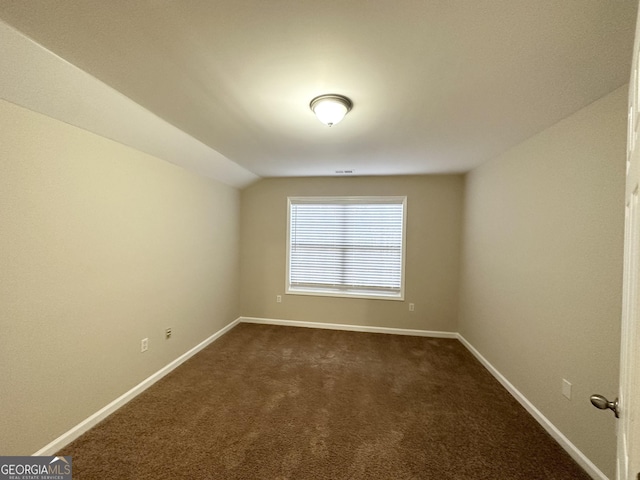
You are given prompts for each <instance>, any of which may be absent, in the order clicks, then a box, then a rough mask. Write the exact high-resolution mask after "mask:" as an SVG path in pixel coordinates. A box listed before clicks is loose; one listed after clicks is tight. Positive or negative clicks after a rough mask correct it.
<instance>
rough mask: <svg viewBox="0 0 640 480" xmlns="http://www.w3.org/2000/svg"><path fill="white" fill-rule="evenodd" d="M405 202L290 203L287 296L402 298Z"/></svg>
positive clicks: (359, 199)
mask: <svg viewBox="0 0 640 480" xmlns="http://www.w3.org/2000/svg"><path fill="white" fill-rule="evenodd" d="M405 210H406V197H292V198H289V235H288V239H289V242H288V248H287V253H288V258H287V266H288V269H287V293H294V294H295V293H298V294H307V295H334V296H357V297H368V298H387V299H403V297H404V292H403V287H404V231H405Z"/></svg>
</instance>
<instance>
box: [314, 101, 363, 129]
mask: <svg viewBox="0 0 640 480" xmlns="http://www.w3.org/2000/svg"><path fill="white" fill-rule="evenodd" d="M309 107H310V108H311V110H312V111H313V113H315V114H316V117H318V120H320V121H321V122H322V123H324V124H325V125H328V126H329V127H331V126H333V125H335V124H336V123H339V122H340V121H341V120H342V119H343V118H344V116H345V115H346V114H347V113H348V112H349V110H351V108H352V107H353V103H351V100H349V99H348V98H347V97H344V96H342V95H333V94H331V95H320V96H319V97H316V98H314V99H313V100H311V103H310V104H309Z"/></svg>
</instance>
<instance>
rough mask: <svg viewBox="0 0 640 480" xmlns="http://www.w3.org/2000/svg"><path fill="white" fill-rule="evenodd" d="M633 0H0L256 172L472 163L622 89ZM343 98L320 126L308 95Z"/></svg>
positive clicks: (393, 170)
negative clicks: (341, 111) (340, 117)
mask: <svg viewBox="0 0 640 480" xmlns="http://www.w3.org/2000/svg"><path fill="white" fill-rule="evenodd" d="M637 4H638V2H637V1H636V0H618V1H611V0H562V1H558V0H536V1H531V0H480V1H467V0H428V1H427V0H395V1H390V0H349V1H344V0H323V1H322V2H318V1H317V0H270V1H264V0H189V1H181V0H136V1H130V0H109V1H104V0H56V1H55V2H52V1H50V0H29V1H22V0H0V18H2V19H3V20H4V21H5V22H7V23H8V24H10V25H12V26H13V27H15V28H16V29H18V30H19V31H21V32H23V33H24V34H26V35H28V36H29V37H30V38H33V39H34V40H35V41H37V42H38V43H40V44H41V45H43V46H44V47H46V48H47V49H49V50H51V51H52V52H55V53H56V54H57V55H60V56H61V57H62V58H64V59H66V60H68V61H69V62H71V63H73V64H74V65H76V66H77V67H79V68H80V69H82V70H84V71H86V72H88V73H89V74H91V75H93V76H94V77H96V78H98V79H100V80H101V81H103V82H105V83H106V84H108V85H110V86H111V87H113V88H115V89H116V90H118V91H119V92H121V93H122V94H123V95H125V96H127V97H128V98H130V99H132V100H133V101H135V102H137V103H139V104H140V105H142V106H143V107H144V108H146V109H147V110H149V111H150V112H153V113H155V114H156V115H158V116H159V117H161V118H163V119H164V120H166V121H168V122H169V123H170V124H172V125H175V126H176V127H178V128H180V129H181V130H182V131H184V132H186V133H187V134H189V135H191V136H192V137H194V138H196V139H198V140H199V141H201V142H202V143H204V144H206V145H208V146H209V147H211V148H212V149H215V150H216V151H217V152H220V154H222V155H224V156H225V157H226V158H228V159H230V160H232V161H234V162H236V163H237V164H239V165H241V166H242V167H244V168H245V169H247V170H249V171H251V172H253V173H254V174H256V175H260V176H305V175H331V174H333V173H334V172H335V171H336V170H355V172H356V174H358V175H380V174H423V173H455V172H464V171H467V170H469V169H471V168H473V167H475V166H477V165H479V164H480V163H482V162H484V161H486V160H488V159H490V158H492V157H495V156H496V155H498V154H500V153H502V152H504V151H505V150H507V149H508V148H510V147H512V146H514V145H516V144H518V143H520V142H521V141H523V140H524V139H526V138H528V137H530V136H532V135H534V134H536V133H538V132H539V131H541V130H543V129H544V128H547V127H549V126H550V125H552V124H554V123H556V122H558V121H559V120H561V119H562V118H565V117H567V116H568V115H570V114H572V113H574V112H576V111H577V110H579V109H581V108H583V107H585V106H586V105H588V104H589V103H591V102H593V101H595V100H597V99H598V98H600V97H602V96H604V95H606V94H608V93H610V92H612V91H613V90H615V89H616V88H618V87H620V86H622V85H624V84H625V83H627V82H628V79H629V70H630V65H631V56H632V46H633V34H634V23H635V16H636V9H637ZM324 93H340V94H343V95H347V96H348V97H350V98H351V100H352V101H353V103H354V108H353V110H352V111H351V112H350V113H349V115H348V116H347V118H346V119H345V120H344V121H343V122H342V123H340V124H339V125H336V126H335V127H332V128H328V127H325V126H323V125H321V124H320V123H319V122H318V121H317V120H316V119H315V118H314V116H313V114H312V113H311V111H310V110H309V102H310V100H311V99H312V98H314V97H315V96H317V95H320V94H324Z"/></svg>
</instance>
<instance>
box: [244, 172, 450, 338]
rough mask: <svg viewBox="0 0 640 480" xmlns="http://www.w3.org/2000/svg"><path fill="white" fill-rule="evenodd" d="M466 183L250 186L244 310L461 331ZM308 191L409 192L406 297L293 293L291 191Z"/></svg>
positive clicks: (433, 179) (402, 180)
mask: <svg viewBox="0 0 640 480" xmlns="http://www.w3.org/2000/svg"><path fill="white" fill-rule="evenodd" d="M462 189H463V181H462V177H461V176H456V175H451V176H446V175H443V176H414V177H354V178H336V177H331V178H278V179H263V180H260V181H259V182H257V183H255V184H253V185H252V186H250V187H248V188H246V189H244V190H243V191H242V213H241V225H242V227H241V232H242V233H241V239H242V240H241V241H242V247H241V252H242V255H241V289H240V290H241V311H242V315H244V316H250V317H262V318H275V319H286V320H300V321H310V322H325V323H340V324H349V325H368V326H380V327H395V328H407V329H423V330H439V331H457V324H456V321H457V308H458V307H457V305H458V273H459V249H460V226H461V211H462V193H463V192H462ZM304 195H309V196H313V195H326V196H331V195H407V197H408V198H407V244H406V278H405V285H406V287H405V288H406V290H405V301H393V300H367V299H355V298H335V297H314V296H303V295H285V293H284V290H285V275H286V273H285V272H286V233H287V197H288V196H304ZM276 295H282V298H283V299H282V303H276ZM409 302H412V303H415V312H409V309H408V303H409Z"/></svg>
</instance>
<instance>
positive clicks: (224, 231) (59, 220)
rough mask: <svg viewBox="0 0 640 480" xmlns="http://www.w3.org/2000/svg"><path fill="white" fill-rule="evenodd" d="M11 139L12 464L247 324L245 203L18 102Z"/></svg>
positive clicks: (2, 206) (3, 431)
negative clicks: (242, 308)
mask: <svg viewBox="0 0 640 480" xmlns="http://www.w3.org/2000/svg"><path fill="white" fill-rule="evenodd" d="M0 131H1V132H2V142H0V252H1V254H0V327H1V328H0V332H1V334H0V379H1V381H2V387H1V388H0V412H2V415H0V454H3V455H8V454H21V455H29V454H32V453H34V452H35V451H36V450H38V449H40V448H41V447H43V446H44V445H46V444H47V443H48V442H50V441H51V440H53V439H55V438H56V437H57V436H59V435H60V434H62V433H64V432H65V431H67V430H68V429H69V428H71V427H73V426H75V425H76V424H77V423H78V422H80V421H82V420H84V419H85V418H87V417H88V416H89V415H91V414H93V413H95V412H96V411H97V410H99V409H100V408H102V407H104V406H105V405H106V404H108V403H109V402H110V401H112V400H114V399H115V398H117V397H118V396H120V395H121V394H122V393H124V392H126V391H127V390H129V389H130V388H132V387H133V386H135V385H136V384H138V383H139V382H140V381H142V380H143V379H145V378H146V377H148V376H149V375H150V374H152V373H154V372H156V371H157V370H159V369H160V368H161V367H164V366H165V365H167V364H168V363H169V362H171V361H172V360H174V359H175V358H177V357H178V356H180V355H181V354H182V353H184V352H186V351H187V350H189V349H190V348H192V347H193V346H195V345H197V344H198V343H200V342H201V341H202V340H204V339H205V338H207V337H208V336H210V335H211V334H213V333H214V332H216V331H218V330H219V329H220V328H222V327H223V326H225V325H227V324H228V323H230V322H231V321H233V320H234V319H235V318H237V317H238V315H239V300H238V272H239V257H238V235H239V200H240V194H239V192H238V191H237V190H235V189H233V188H230V187H227V186H224V185H222V184H219V183H216V182H214V181H211V180H207V179H205V178H202V177H198V176H195V175H193V174H190V173H187V172H186V171H185V170H183V169H181V168H179V167H176V166H174V165H171V164H169V163H166V162H163V161H160V160H158V159H156V158H154V157H151V156H148V155H146V154H142V153H140V152H138V151H136V150H133V149H130V148H128V147H125V146H123V145H120V144H117V143H114V142H112V141H110V140H107V139H105V138H102V137H98V136H96V135H93V134H91V133H88V132H86V131H83V130H80V129H78V128H75V127H71V126H69V125H67V124H64V123H61V122H59V121H57V120H53V119H51V118H48V117H45V116H42V115H40V114H36V113H33V112H31V111H28V110H25V109H23V108H21V107H17V106H15V105H12V104H9V103H7V102H5V101H0ZM165 327H172V328H173V338H171V339H170V340H164V338H163V333H164V329H165ZM143 337H148V338H149V350H148V351H147V352H146V353H144V354H142V353H140V340H141V339H142V338H143Z"/></svg>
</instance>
